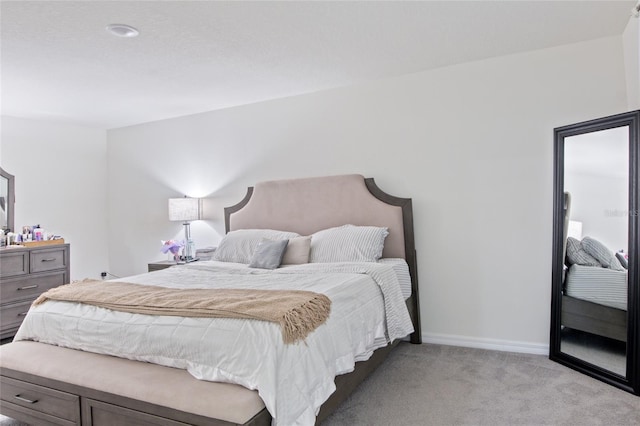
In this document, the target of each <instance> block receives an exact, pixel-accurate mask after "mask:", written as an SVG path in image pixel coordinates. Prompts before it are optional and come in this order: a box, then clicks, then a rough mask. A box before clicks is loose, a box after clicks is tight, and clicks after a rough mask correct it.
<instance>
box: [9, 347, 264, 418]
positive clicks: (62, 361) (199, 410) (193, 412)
mask: <svg viewBox="0 0 640 426" xmlns="http://www.w3.org/2000/svg"><path fill="white" fill-rule="evenodd" d="M0 374H1V377H0V380H1V387H0V399H1V407H2V409H1V410H0V411H1V412H2V414H5V415H7V416H10V417H14V418H16V419H19V420H23V421H26V422H28V423H33V424H42V423H47V424H49V423H53V424H61V425H80V424H82V425H94V426H99V425H107V424H108V425H115V424H127V425H133V424H158V425H182V424H192V425H200V424H202V425H205V424H206V425H229V424H243V425H269V424H270V422H271V417H270V415H269V413H268V412H267V410H266V409H265V406H264V403H263V401H262V399H260V397H259V396H258V392H257V391H251V390H248V389H246V388H244V387H242V386H239V385H234V384H228V383H214V382H207V381H202V380H197V379H195V378H194V377H192V376H191V375H190V374H189V373H188V372H187V371H185V370H180V369H176V368H170V367H163V366H159V365H155V364H149V363H142V362H137V361H131V360H127V359H122V358H116V357H112V356H107V355H99V354H94V353H90V352H82V351H78V350H71V349H65V348H61V347H58V346H52V345H47V344H43V343H36V342H25V341H21V342H13V343H9V344H6V345H3V346H0Z"/></svg>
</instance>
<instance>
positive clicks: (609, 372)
mask: <svg viewBox="0 0 640 426" xmlns="http://www.w3.org/2000/svg"><path fill="white" fill-rule="evenodd" d="M554 133H555V146H554V148H555V153H554V157H555V159H554V160H555V167H554V203H553V206H554V207H553V209H554V211H553V214H554V216H553V266H552V291H553V293H552V299H551V341H550V345H549V346H550V353H549V357H550V358H551V359H552V360H554V361H557V362H560V363H562V364H564V365H566V366H568V367H571V368H573V369H575V370H578V371H580V372H583V373H585V374H588V375H590V376H592V377H594V378H596V379H599V380H602V381H605V382H607V383H610V384H612V385H614V386H618V387H620V388H622V389H624V390H626V391H628V392H631V393H634V394H636V395H640V356H639V353H638V344H639V342H640V321H639V310H640V291H639V290H640V289H639V288H638V285H639V283H638V276H639V275H638V273H639V272H640V271H639V270H638V268H639V267H640V263H639V261H638V260H639V258H640V256H639V255H638V249H639V248H640V235H639V234H638V232H639V228H638V213H639V208H640V205H639V196H640V194H639V192H640V187H639V185H640V182H639V180H638V167H639V156H640V111H633V112H627V113H623V114H618V115H614V116H610V117H604V118H599V119H595V120H591V121H587V122H583V123H577V124H572V125H568V126H564V127H560V128H557V129H555V132H554Z"/></svg>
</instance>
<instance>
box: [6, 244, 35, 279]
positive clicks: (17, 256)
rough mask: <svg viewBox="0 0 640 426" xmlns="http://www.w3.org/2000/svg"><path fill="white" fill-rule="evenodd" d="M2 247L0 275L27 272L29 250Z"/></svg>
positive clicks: (17, 274) (15, 274) (8, 275)
mask: <svg viewBox="0 0 640 426" xmlns="http://www.w3.org/2000/svg"><path fill="white" fill-rule="evenodd" d="M13 250H14V249H10V248H8V249H2V258H1V259H0V277H2V278H6V277H15V276H20V275H26V274H28V273H29V252H28V251H22V250H21V251H13Z"/></svg>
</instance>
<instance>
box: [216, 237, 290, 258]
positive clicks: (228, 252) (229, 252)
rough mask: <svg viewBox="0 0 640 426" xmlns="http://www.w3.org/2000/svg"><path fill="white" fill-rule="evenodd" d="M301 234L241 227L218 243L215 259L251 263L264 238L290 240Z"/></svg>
mask: <svg viewBox="0 0 640 426" xmlns="http://www.w3.org/2000/svg"><path fill="white" fill-rule="evenodd" d="M299 236H300V235H299V234H296V233H295V232H286V231H276V230H273V229H240V230H237V231H231V232H229V233H228V234H227V235H225V236H224V238H222V241H220V244H218V248H217V249H216V251H215V253H214V255H213V260H217V261H220V262H236V263H245V264H249V263H250V262H251V257H252V256H253V253H254V252H255V250H256V247H257V246H258V244H259V243H260V241H262V239H263V238H266V239H269V240H288V239H289V238H295V237H299Z"/></svg>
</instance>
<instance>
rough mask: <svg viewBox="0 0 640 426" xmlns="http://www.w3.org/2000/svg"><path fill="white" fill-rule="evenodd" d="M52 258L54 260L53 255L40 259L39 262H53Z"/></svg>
mask: <svg viewBox="0 0 640 426" xmlns="http://www.w3.org/2000/svg"><path fill="white" fill-rule="evenodd" d="M54 260H56V258H55V257H47V258H46V259H42V260H41V262H53V261H54Z"/></svg>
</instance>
